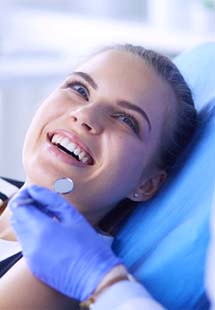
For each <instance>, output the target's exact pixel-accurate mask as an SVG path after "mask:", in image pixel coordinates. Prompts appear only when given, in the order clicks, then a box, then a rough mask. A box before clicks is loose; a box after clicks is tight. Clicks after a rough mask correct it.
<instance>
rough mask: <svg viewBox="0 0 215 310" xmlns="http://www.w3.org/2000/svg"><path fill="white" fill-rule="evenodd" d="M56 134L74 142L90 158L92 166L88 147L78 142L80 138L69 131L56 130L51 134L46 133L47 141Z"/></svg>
mask: <svg viewBox="0 0 215 310" xmlns="http://www.w3.org/2000/svg"><path fill="white" fill-rule="evenodd" d="M56 134H60V135H61V136H64V137H66V138H68V139H69V140H70V141H71V142H74V143H75V144H77V145H78V146H79V147H80V148H81V149H82V150H83V151H85V152H86V153H87V154H88V156H90V157H91V159H92V165H93V164H94V158H93V155H92V152H91V150H90V149H89V148H88V146H87V145H86V144H85V143H83V142H82V141H81V140H80V138H79V137H78V135H77V134H76V133H75V132H74V131H71V130H69V131H68V130H66V129H57V130H55V131H53V132H51V133H48V137H49V140H50V141H51V140H52V137H53V136H54V135H56Z"/></svg>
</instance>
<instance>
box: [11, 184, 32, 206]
mask: <svg viewBox="0 0 215 310" xmlns="http://www.w3.org/2000/svg"><path fill="white" fill-rule="evenodd" d="M29 199H31V196H30V194H29V193H28V188H24V189H20V190H19V191H18V193H16V194H15V195H14V196H13V197H12V198H11V199H10V200H9V202H8V206H9V208H10V209H11V211H13V208H14V207H16V206H17V205H19V202H21V201H27V200H29Z"/></svg>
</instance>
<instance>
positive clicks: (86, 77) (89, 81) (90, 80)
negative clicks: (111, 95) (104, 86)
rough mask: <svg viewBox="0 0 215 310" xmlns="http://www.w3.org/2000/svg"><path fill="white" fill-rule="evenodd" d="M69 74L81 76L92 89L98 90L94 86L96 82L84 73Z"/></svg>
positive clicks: (96, 86)
mask: <svg viewBox="0 0 215 310" xmlns="http://www.w3.org/2000/svg"><path fill="white" fill-rule="evenodd" d="M71 74H75V75H79V76H81V77H82V78H83V79H84V80H86V81H87V82H88V83H89V84H90V85H91V86H92V87H93V88H94V89H97V88H98V85H97V84H96V82H95V81H94V80H93V78H92V77H91V76H90V75H89V74H87V73H85V72H81V71H74V72H72V73H71Z"/></svg>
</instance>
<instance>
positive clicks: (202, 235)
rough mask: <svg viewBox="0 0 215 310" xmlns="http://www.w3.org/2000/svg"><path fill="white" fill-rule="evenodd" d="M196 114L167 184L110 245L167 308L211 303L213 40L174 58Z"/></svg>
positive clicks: (214, 148) (214, 119) (214, 162)
mask: <svg viewBox="0 0 215 310" xmlns="http://www.w3.org/2000/svg"><path fill="white" fill-rule="evenodd" d="M174 62H175V64H176V65H177V66H178V68H179V69H180V71H181V72H182V74H183V76H184V78H185V80H186V81H187V83H188V85H189V86H190V88H191V90H192V92H193V96H194V101H195V104H196V108H197V110H198V112H199V115H200V125H199V128H198V130H197V133H196V135H195V137H194V139H193V141H192V143H191V145H190V146H189V147H188V149H187V150H186V152H185V154H184V155H183V156H182V158H181V159H180V161H179V162H178V165H177V166H178V167H176V169H175V171H173V174H172V176H171V177H170V178H169V180H168V182H167V183H166V185H165V186H164V187H163V189H162V190H161V191H160V192H159V193H158V195H157V196H156V197H155V198H154V199H153V200H151V201H149V202H147V203H144V204H142V205H140V206H139V207H138V208H137V209H136V210H135V211H134V213H133V214H132V216H130V217H129V219H128V220H127V221H126V223H124V224H123V226H122V227H121V229H120V230H119V232H118V233H117V236H116V238H115V241H114V244H113V247H114V250H115V252H116V253H117V254H118V255H120V256H121V257H122V259H123V261H124V263H125V264H126V266H127V267H128V269H129V270H130V271H131V273H133V274H134V276H135V277H136V278H137V279H138V280H139V281H140V282H141V283H142V284H143V285H144V286H145V287H146V289H148V291H149V292H150V293H151V295H152V296H153V297H154V298H155V299H156V300H158V301H159V302H160V303H161V304H162V305H163V306H164V307H165V308H166V309H173V310H176V309H183V310H189V309H198V310H204V309H208V308H209V302H208V299H207V296H206V293H205V285H204V275H205V261H206V255H207V249H208V243H209V239H210V228H209V222H210V213H211V207H212V200H213V193H214V190H215V42H212V43H206V44H202V45H200V46H198V47H196V48H194V49H192V50H189V51H186V52H184V53H182V54H181V55H179V56H178V57H177V58H175V59H174Z"/></svg>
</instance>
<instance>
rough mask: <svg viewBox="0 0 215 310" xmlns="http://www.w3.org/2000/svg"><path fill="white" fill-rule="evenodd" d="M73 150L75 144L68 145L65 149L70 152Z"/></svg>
mask: <svg viewBox="0 0 215 310" xmlns="http://www.w3.org/2000/svg"><path fill="white" fill-rule="evenodd" d="M75 148H76V145H75V143H69V144H68V145H67V149H68V150H69V151H70V152H73V151H74V149H75Z"/></svg>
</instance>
